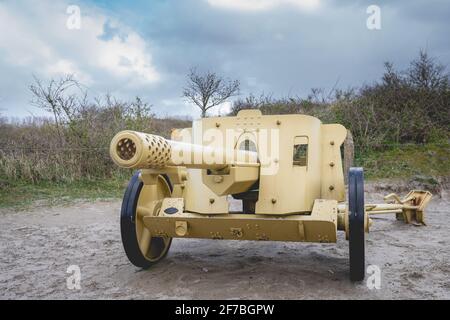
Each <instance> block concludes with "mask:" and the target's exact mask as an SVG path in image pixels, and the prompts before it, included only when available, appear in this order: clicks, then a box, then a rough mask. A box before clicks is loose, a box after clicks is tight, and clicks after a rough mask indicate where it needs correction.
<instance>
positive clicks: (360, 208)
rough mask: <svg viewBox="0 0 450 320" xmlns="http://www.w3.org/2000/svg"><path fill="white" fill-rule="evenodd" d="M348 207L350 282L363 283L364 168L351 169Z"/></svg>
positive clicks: (364, 270) (364, 271) (364, 267)
mask: <svg viewBox="0 0 450 320" xmlns="http://www.w3.org/2000/svg"><path fill="white" fill-rule="evenodd" d="M348 206H349V214H348V222H349V256H350V280H351V281H362V280H364V277H365V273H366V266H365V232H364V220H365V209H364V172H363V169H362V168H350V170H349V174H348Z"/></svg>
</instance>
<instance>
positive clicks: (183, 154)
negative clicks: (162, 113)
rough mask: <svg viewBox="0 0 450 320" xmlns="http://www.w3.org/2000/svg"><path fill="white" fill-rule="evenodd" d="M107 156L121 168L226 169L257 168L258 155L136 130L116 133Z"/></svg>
mask: <svg viewBox="0 0 450 320" xmlns="http://www.w3.org/2000/svg"><path fill="white" fill-rule="evenodd" d="M109 151H110V155H111V158H112V160H113V161H114V163H115V164H116V165H118V166H119V167H122V168H132V169H151V168H163V167H167V166H183V167H187V168H197V169H211V170H223V169H225V168H227V167H228V166H232V165H234V166H259V163H258V154H257V153H256V152H251V151H243V150H225V149H222V148H212V147H207V146H201V145H196V144H190V143H183V142H178V141H172V140H167V139H165V138H163V137H160V136H157V135H152V134H148V133H142V132H136V131H122V132H119V133H118V134H117V135H116V136H115V137H114V138H113V139H112V141H111V145H110V150H109Z"/></svg>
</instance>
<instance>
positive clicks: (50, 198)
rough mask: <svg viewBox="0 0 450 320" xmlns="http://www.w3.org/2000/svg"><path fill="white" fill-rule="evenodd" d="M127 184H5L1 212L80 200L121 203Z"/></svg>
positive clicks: (106, 182)
mask: <svg viewBox="0 0 450 320" xmlns="http://www.w3.org/2000/svg"><path fill="white" fill-rule="evenodd" d="M125 186H126V181H123V180H119V179H114V180H110V179H104V180H94V181H93V180H80V181H74V182H70V183H69V182H67V183H51V182H42V183H39V184H29V183H26V182H15V181H13V182H2V186H1V192H0V208H16V209H20V208H27V207H29V206H31V205H33V204H35V203H36V202H42V203H43V204H44V205H56V204H58V205H61V204H70V203H73V202H74V201H76V200H79V199H83V200H98V199H111V198H117V199H120V198H121V197H122V196H123V192H124V189H125Z"/></svg>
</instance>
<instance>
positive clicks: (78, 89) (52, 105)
mask: <svg viewBox="0 0 450 320" xmlns="http://www.w3.org/2000/svg"><path fill="white" fill-rule="evenodd" d="M30 91H31V92H32V94H33V99H32V101H31V103H32V104H33V105H35V106H36V107H38V108H41V109H44V110H46V111H48V112H51V113H52V114H53V118H54V121H55V126H56V130H57V133H58V136H59V138H60V141H61V142H62V133H61V130H62V127H63V126H64V125H65V124H67V123H70V122H71V121H73V120H74V118H75V115H76V114H77V113H79V112H80V110H79V109H80V105H81V103H80V102H83V101H86V98H87V93H86V91H85V90H83V88H82V85H81V84H80V83H79V82H78V81H77V80H76V79H75V78H74V76H73V75H66V76H64V77H62V78H60V79H58V80H54V79H51V80H50V82H49V83H48V84H47V85H43V84H42V82H41V81H40V80H39V79H38V78H37V77H35V76H34V84H32V85H31V86H30ZM80 94H81V96H82V98H81V99H80V98H79V97H80Z"/></svg>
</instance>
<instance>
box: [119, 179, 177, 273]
mask: <svg viewBox="0 0 450 320" xmlns="http://www.w3.org/2000/svg"><path fill="white" fill-rule="evenodd" d="M139 175H140V172H139V171H138V172H136V173H135V174H134V175H133V177H132V178H131V180H130V182H129V184H128V187H127V189H126V191H125V195H124V197H123V202H122V210H121V214H120V233H121V236H122V244H123V247H124V249H125V253H126V255H127V257H128V259H129V260H130V262H131V263H132V264H134V265H135V266H137V267H140V268H149V267H150V266H151V265H152V264H154V263H156V262H158V261H159V260H161V259H163V258H164V257H165V256H166V254H167V252H168V251H169V248H170V245H171V243H172V238H169V237H152V236H151V234H150V231H149V230H148V229H147V228H146V227H145V226H144V222H143V217H145V216H148V215H151V214H156V213H157V211H158V209H159V208H160V206H161V201H162V200H163V199H164V198H166V197H170V194H171V192H172V187H171V185H170V181H169V179H168V177H167V176H165V175H160V176H158V179H157V182H156V184H155V185H144V184H143V183H142V181H141V180H140V179H139ZM144 209H145V210H144Z"/></svg>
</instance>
